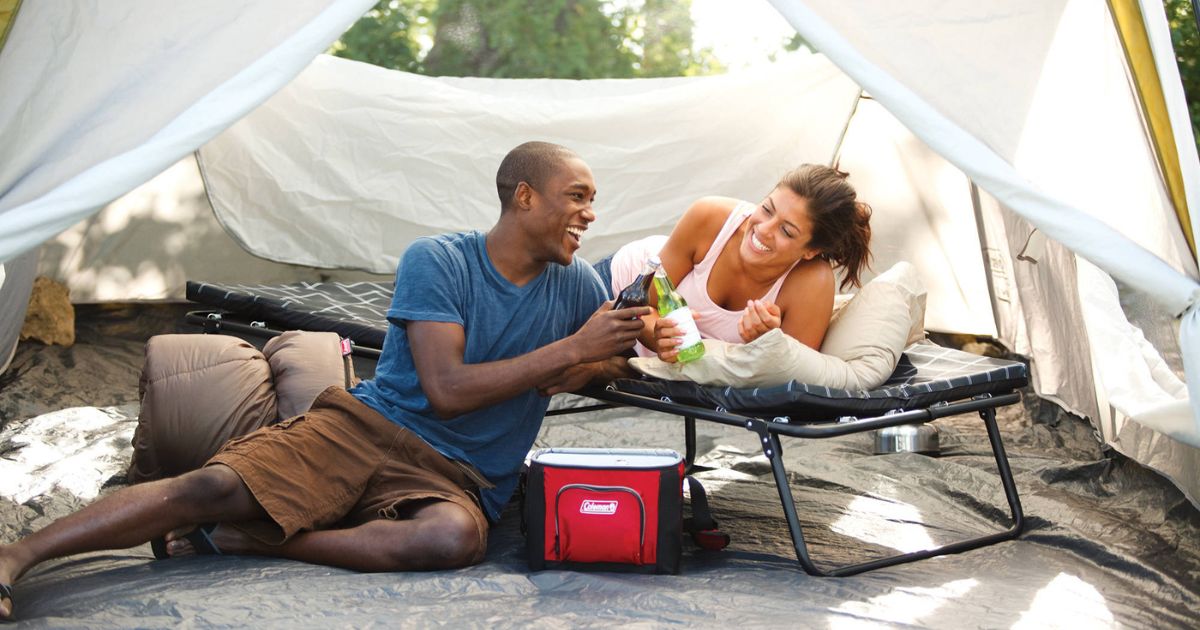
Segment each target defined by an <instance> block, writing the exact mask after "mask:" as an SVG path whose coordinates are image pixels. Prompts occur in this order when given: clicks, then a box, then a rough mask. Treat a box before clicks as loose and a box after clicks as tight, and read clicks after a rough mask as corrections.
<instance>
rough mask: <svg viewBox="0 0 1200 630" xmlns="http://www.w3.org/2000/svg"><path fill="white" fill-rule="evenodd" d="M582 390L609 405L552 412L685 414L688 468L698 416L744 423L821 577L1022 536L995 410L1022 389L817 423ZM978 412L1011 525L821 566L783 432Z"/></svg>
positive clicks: (796, 541) (795, 541)
mask: <svg viewBox="0 0 1200 630" xmlns="http://www.w3.org/2000/svg"><path fill="white" fill-rule="evenodd" d="M580 394H581V395H585V396H588V397H590V398H595V399H597V400H601V401H604V402H605V403H608V404H606V405H599V406H590V407H579V408H575V409H560V410H557V411H556V412H551V413H559V414H562V413H578V412H581V411H586V410H590V409H595V408H597V407H608V406H612V405H627V406H632V407H639V408H642V409H649V410H651V411H659V412H664V413H669V414H674V415H678V416H683V419H684V441H685V449H686V455H685V462H686V466H687V468H688V469H689V471H690V469H691V468H692V467H693V465H694V461H695V455H696V420H697V419H700V420H707V421H710V422H716V423H719V424H724V425H728V426H734V427H742V428H744V429H746V430H747V431H752V432H754V433H757V434H758V436H759V443H760V446H761V447H762V451H763V454H764V455H765V456H766V457H767V461H768V462H770V464H771V471H772V473H773V475H774V477H775V487H776V489H777V490H778V491H779V500H780V503H782V506H783V514H784V518H785V519H786V520H787V526H788V532H789V533H790V534H791V537H792V546H793V548H794V549H795V551H796V559H797V561H799V563H800V566H801V568H803V569H804V571H805V572H806V573H808V574H809V575H816V576H823V577H843V576H848V575H855V574H858V573H863V572H864V571H871V570H874V569H880V568H883V567H890V566H894V565H898V564H904V563H906V562H914V561H916V560H923V559H925V558H931V557H934V556H941V555H946V554H952V553H961V552H963V551H969V550H971V549H978V548H980V547H985V546H987V545H991V544H995V543H998V542H1003V541H1005V540H1012V539H1015V538H1017V537H1018V536H1020V535H1021V532H1022V530H1024V528H1025V517H1024V514H1023V513H1022V511H1021V499H1020V497H1019V496H1018V495H1017V486H1016V483H1015V482H1014V481H1013V476H1012V469H1011V468H1010V467H1009V464H1008V456H1007V455H1006V454H1005V452H1004V444H1003V442H1002V441H1001V439H1000V430H999V428H998V427H997V425H996V409H997V408H998V407H1003V406H1007V405H1011V404H1014V403H1017V402H1019V401H1020V400H1021V396H1020V394H1018V393H1016V392H1008V393H1003V394H998V395H993V394H980V395H978V396H975V397H974V398H971V399H969V400H963V401H958V402H940V403H935V404H933V405H931V406H929V407H927V408H924V409H914V410H911V411H901V412H897V413H888V414H885V415H882V416H877V417H873V418H853V419H850V420H848V421H839V422H828V423H819V424H795V423H792V422H786V423H785V422H777V421H774V420H765V419H762V418H757V417H753V416H746V415H741V414H737V413H730V412H727V411H717V410H712V409H706V408H703V407H696V406H692V405H684V404H680V403H676V402H674V401H671V400H664V399H658V398H651V397H649V396H641V395H638V394H631V393H627V392H621V391H618V390H616V389H614V388H612V387H609V388H606V389H599V388H592V389H588V390H584V391H581V392H580ZM971 412H978V413H979V417H980V419H981V420H983V423H984V426H985V427H986V428H987V433H988V441H989V442H990V443H991V447H992V455H993V456H994V457H995V459H996V468H997V471H998V473H999V476H1000V482H1001V484H1002V485H1003V487H1004V495H1005V497H1006V498H1007V499H1008V507H1009V511H1010V513H1011V515H1012V525H1011V526H1010V527H1009V528H1008V529H1006V530H1004V531H1001V532H996V533H992V534H987V535H983V536H977V537H974V538H968V539H966V540H960V541H957V542H953V543H948V544H945V545H941V546H939V547H935V548H933V549H923V550H921V551H913V552H909V553H901V554H897V555H893V556H887V557H884V558H878V559H875V560H869V561H866V562H860V563H856V564H848V565H842V566H837V567H833V568H828V569H823V568H821V567H818V566H817V565H816V564H815V563H814V562H813V560H812V558H811V557H810V556H809V553H808V546H807V544H805V542H804V531H803V528H802V526H801V524H800V518H799V515H798V514H797V512H796V503H795V499H794V498H793V496H792V490H791V486H790V484H789V483H788V480H787V471H786V470H785V469H784V466H783V443H782V442H781V440H780V436H787V437H793V438H809V439H817V438H829V437H836V436H840V435H849V434H851V433H861V432H863V431H872V430H875V429H883V428H886V427H894V426H899V425H903V424H914V423H920V422H929V421H931V420H936V419H937V418H944V417H948V416H954V415H958V414H963V413H971Z"/></svg>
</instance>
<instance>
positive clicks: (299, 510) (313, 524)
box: [205, 387, 488, 562]
mask: <svg viewBox="0 0 1200 630" xmlns="http://www.w3.org/2000/svg"><path fill="white" fill-rule="evenodd" d="M213 464H223V465H225V466H228V467H230V468H232V469H233V470H234V472H236V473H237V474H238V475H239V476H240V477H241V478H242V481H243V482H244V483H245V484H246V486H247V487H248V488H249V489H250V492H251V493H252V494H253V495H254V498H255V499H256V500H257V501H258V503H259V504H260V505H262V507H263V509H264V510H266V512H267V515H268V516H269V517H270V521H258V522H249V523H235V524H234V525H235V526H236V527H237V528H238V529H241V530H243V531H245V532H246V533H248V534H250V535H251V536H253V537H255V538H257V539H259V540H261V541H263V542H265V543H268V544H280V543H283V542H284V541H286V540H287V539H288V538H291V537H292V536H294V535H295V534H296V533H297V532H301V531H310V530H316V529H331V528H338V527H353V526H355V525H359V524H362V523H365V522H367V521H370V520H374V519H380V518H386V519H396V518H398V517H399V516H400V515H401V511H402V509H403V505H404V504H406V503H411V502H413V501H419V500H423V499H434V500H440V501H449V502H451V503H454V504H455V505H459V506H462V507H463V508H464V509H465V510H467V512H469V513H470V514H471V516H472V517H473V518H474V520H475V524H476V526H477V529H478V530H479V547H478V548H479V550H480V551H479V555H478V557H477V558H475V559H474V562H479V561H481V560H482V559H483V551H484V549H485V548H486V546H487V532H488V522H487V519H486V518H485V517H484V514H483V511H482V510H481V509H480V507H479V502H478V499H477V497H478V495H479V488H480V486H481V485H487V481H486V480H485V479H483V477H482V476H481V475H479V473H478V472H475V471H474V469H472V468H470V467H468V466H465V465H464V464H461V463H458V462H454V461H452V460H449V459H447V458H446V457H444V456H443V455H442V454H441V453H438V452H437V451H436V450H434V449H433V447H431V446H429V444H427V443H426V442H425V441H424V440H422V439H421V438H419V437H417V436H416V435H415V434H413V433H412V432H411V431H409V430H408V429H405V428H404V427H401V426H400V425H398V424H395V423H394V422H391V421H389V420H388V419H387V418H384V417H383V416H381V415H379V414H378V413H377V412H376V411H375V410H373V409H371V408H370V407H368V406H367V405H365V404H364V403H362V402H361V401H359V400H358V399H357V398H355V397H354V396H351V395H350V394H349V393H348V392H346V390H345V389H342V388H340V387H330V388H329V389H326V390H325V391H324V392H322V393H321V394H320V395H319V396H317V399H316V400H315V401H313V404H312V408H311V409H310V410H309V411H308V412H307V413H305V414H302V415H299V416H296V417H294V418H291V419H289V420H284V421H283V422H280V423H278V424H275V425H271V426H269V427H265V428H262V429H259V430H257V431H255V432H253V433H250V434H248V435H245V436H243V437H240V438H236V439H233V440H230V441H229V442H228V443H227V444H226V445H225V446H224V447H223V448H222V449H221V451H220V452H218V453H217V454H216V455H214V456H213V457H212V459H210V460H208V463H207V464H205V465H206V466H211V465H213Z"/></svg>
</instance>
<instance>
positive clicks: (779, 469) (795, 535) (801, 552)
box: [759, 433, 826, 575]
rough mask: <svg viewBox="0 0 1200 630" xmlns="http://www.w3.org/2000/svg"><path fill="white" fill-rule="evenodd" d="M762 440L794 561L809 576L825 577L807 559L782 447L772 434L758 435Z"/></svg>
mask: <svg viewBox="0 0 1200 630" xmlns="http://www.w3.org/2000/svg"><path fill="white" fill-rule="evenodd" d="M759 435H760V436H761V437H762V438H763V440H762V441H763V454H764V455H766V456H767V461H769V462H771V472H772V474H774V475H775V488H776V489H777V490H778V491H779V502H780V503H781V504H783V516H784V518H785V519H786V520H787V526H788V533H789V534H791V535H792V547H793V548H794V549H795V550H796V560H798V561H799V562H800V566H801V567H803V568H804V572H805V573H807V574H809V575H826V574H825V572H824V571H821V570H820V569H818V568H817V567H816V565H814V564H813V563H812V560H811V559H810V558H809V557H808V545H806V544H805V543H804V532H803V530H801V528H800V517H798V516H797V515H796V502H795V500H794V499H793V498H792V488H791V486H789V485H788V481H787V471H786V470H784V468H783V445H782V444H781V443H780V441H779V436H778V435H776V434H774V433H765V434H763V433H760V434H759Z"/></svg>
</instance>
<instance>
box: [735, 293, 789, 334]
mask: <svg viewBox="0 0 1200 630" xmlns="http://www.w3.org/2000/svg"><path fill="white" fill-rule="evenodd" d="M782 324H783V319H782V317H781V311H780V310H779V305H777V304H775V303H774V302H768V301H766V300H750V301H748V302H746V310H745V311H743V312H742V318H741V319H740V320H738V334H739V335H741V337H742V341H744V342H746V343H750V342H751V341H754V340H755V339H758V338H759V337H761V336H762V335H764V334H766V333H767V332H768V331H770V330H771V329H772V328H779V326H780V325H782Z"/></svg>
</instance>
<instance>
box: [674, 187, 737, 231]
mask: <svg viewBox="0 0 1200 630" xmlns="http://www.w3.org/2000/svg"><path fill="white" fill-rule="evenodd" d="M739 203H741V200H740V199H734V198H733V197H717V196H710V197H701V198H699V199H697V200H696V201H693V202H692V205H691V206H689V207H688V209H687V212H685V213H684V215H683V218H682V219H680V220H679V222H680V223H686V224H688V226H689V227H691V228H693V229H698V230H700V231H709V230H708V229H705V228H709V229H712V228H714V226H715V230H716V231H719V230H720V229H721V226H722V225H724V224H725V220H726V219H728V218H729V213H730V212H733V209H734V208H736V207H737V205H738V204H739Z"/></svg>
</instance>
